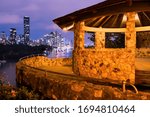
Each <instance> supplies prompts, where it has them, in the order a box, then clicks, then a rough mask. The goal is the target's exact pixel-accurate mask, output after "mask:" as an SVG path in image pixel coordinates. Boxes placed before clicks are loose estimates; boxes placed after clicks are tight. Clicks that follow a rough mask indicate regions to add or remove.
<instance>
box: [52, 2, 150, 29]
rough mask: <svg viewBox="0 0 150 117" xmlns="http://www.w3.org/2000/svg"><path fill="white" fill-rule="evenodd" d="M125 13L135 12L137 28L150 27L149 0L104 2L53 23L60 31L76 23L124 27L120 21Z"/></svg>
mask: <svg viewBox="0 0 150 117" xmlns="http://www.w3.org/2000/svg"><path fill="white" fill-rule="evenodd" d="M126 12H137V14H138V17H139V19H140V21H139V22H137V23H136V26H137V27H138V26H150V0H106V1H104V2H101V3H98V4H96V5H93V6H90V7H87V8H84V9H81V10H78V11H75V12H73V13H70V14H68V15H65V16H62V17H59V18H57V19H54V20H53V21H54V22H55V23H56V24H57V25H58V26H60V27H61V28H62V29H63V28H65V27H68V26H70V25H72V24H73V23H74V22H77V21H85V25H86V26H90V27H105V28H117V27H125V24H123V22H122V20H123V16H124V13H126Z"/></svg>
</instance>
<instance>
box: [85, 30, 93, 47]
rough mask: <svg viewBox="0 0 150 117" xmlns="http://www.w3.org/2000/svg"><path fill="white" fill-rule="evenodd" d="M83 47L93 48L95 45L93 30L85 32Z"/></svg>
mask: <svg viewBox="0 0 150 117" xmlns="http://www.w3.org/2000/svg"><path fill="white" fill-rule="evenodd" d="M84 47H85V48H94V47H95V32H89V31H86V32H85V36H84Z"/></svg>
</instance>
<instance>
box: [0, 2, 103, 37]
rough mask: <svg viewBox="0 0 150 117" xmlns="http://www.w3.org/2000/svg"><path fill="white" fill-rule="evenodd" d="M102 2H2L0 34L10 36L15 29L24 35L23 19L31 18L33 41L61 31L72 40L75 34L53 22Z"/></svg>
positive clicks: (0, 7) (0, 6)
mask: <svg viewBox="0 0 150 117" xmlns="http://www.w3.org/2000/svg"><path fill="white" fill-rule="evenodd" d="M102 1H104V0H92V1H91V0H86V1H82V0H72V1H70V0H51V1H49V0H45V1H43V0H38V1H35V0H26V1H24V0H14V1H13V2H10V1H8V0H1V1H0V3H1V4H0V19H1V20H0V32H2V31H4V32H6V34H7V35H9V29H10V28H15V29H16V30H17V33H18V34H23V33H24V26H23V17H24V16H29V17H30V25H31V26H30V37H31V39H38V38H40V37H42V36H43V35H44V34H46V33H49V32H51V31H59V32H60V33H62V34H63V36H65V37H66V38H70V36H72V35H73V34H72V33H70V32H64V31H62V30H61V29H60V28H59V27H58V26H57V25H56V24H54V22H53V21H52V20H53V19H55V18H57V17H61V16H63V15H66V14H68V13H71V12H74V11H76V10H79V9H82V8H85V7H87V6H91V5H93V4H97V3H99V2H102ZM79 2H80V3H79ZM72 38H73V37H72Z"/></svg>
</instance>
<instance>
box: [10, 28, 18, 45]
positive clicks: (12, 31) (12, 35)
mask: <svg viewBox="0 0 150 117" xmlns="http://www.w3.org/2000/svg"><path fill="white" fill-rule="evenodd" d="M16 35H17V32H16V29H15V28H10V36H9V40H10V42H11V44H15V43H16Z"/></svg>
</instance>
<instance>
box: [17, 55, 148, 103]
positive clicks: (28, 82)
mask: <svg viewBox="0 0 150 117" xmlns="http://www.w3.org/2000/svg"><path fill="white" fill-rule="evenodd" d="M30 59H32V58H30ZM33 59H35V58H33ZM27 61H28V60H27ZM24 63H25V60H24ZM16 77H17V83H19V84H20V85H22V86H23V85H24V86H28V87H30V88H31V89H33V90H35V91H38V92H40V94H41V95H43V96H44V97H47V98H49V99H57V100H101V99H105V100H106V99H109V100H112V99H150V94H149V93H142V92H139V94H135V92H134V90H133V91H131V90H127V91H126V92H125V93H123V92H122V88H121V87H118V88H117V87H112V86H105V85H96V84H93V83H90V82H87V81H84V80H83V79H82V78H80V77H77V78H72V77H70V76H68V75H61V74H57V73H51V72H49V73H48V75H47V77H46V76H45V74H44V72H43V71H40V69H34V68H30V67H29V64H28V65H27V66H26V65H25V64H23V62H22V61H20V62H18V63H17V66H16Z"/></svg>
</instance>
